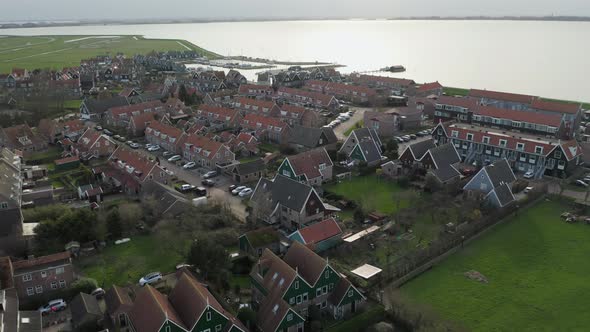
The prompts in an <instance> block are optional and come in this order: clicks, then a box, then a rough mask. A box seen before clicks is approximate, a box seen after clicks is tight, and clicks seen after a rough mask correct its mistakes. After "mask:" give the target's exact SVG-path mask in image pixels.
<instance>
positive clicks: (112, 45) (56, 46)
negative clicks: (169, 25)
mask: <svg viewBox="0 0 590 332" xmlns="http://www.w3.org/2000/svg"><path fill="white" fill-rule="evenodd" d="M187 48H188V49H191V50H194V51H197V52H198V53H200V54H203V55H205V56H207V57H210V58H216V57H219V55H217V54H215V53H213V52H209V51H207V50H204V49H202V48H200V47H198V46H196V45H194V44H192V43H190V42H188V41H185V40H175V39H145V38H143V37H142V36H112V37H108V38H97V37H96V36H28V37H6V38H2V39H1V40H0V73H5V72H9V71H10V70H11V68H13V67H19V68H27V69H31V70H32V69H36V68H51V69H61V68H63V67H65V66H79V65H80V60H82V59H88V58H92V57H95V56H97V55H104V54H111V55H116V54H117V53H123V54H125V55H127V56H128V57H132V56H133V55H135V54H147V53H149V52H151V51H185V50H187Z"/></svg>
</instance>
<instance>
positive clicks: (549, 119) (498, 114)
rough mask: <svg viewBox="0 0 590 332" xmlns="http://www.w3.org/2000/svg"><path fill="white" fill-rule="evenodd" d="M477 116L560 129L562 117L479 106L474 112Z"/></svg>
mask: <svg viewBox="0 0 590 332" xmlns="http://www.w3.org/2000/svg"><path fill="white" fill-rule="evenodd" d="M474 113H475V114H478V115H481V116H489V117H493V118H498V119H509V120H512V121H521V122H528V123H535V124H542V125H547V126H552V127H556V128H559V126H560V125H561V116H559V115H557V114H555V115H551V114H543V113H537V112H529V111H513V110H509V109H505V108H497V107H492V106H478V107H477V108H476V109H475V110H474Z"/></svg>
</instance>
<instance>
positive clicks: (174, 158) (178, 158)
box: [168, 155, 182, 162]
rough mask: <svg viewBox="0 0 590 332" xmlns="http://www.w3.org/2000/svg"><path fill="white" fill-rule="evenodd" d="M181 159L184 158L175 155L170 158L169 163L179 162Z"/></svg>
mask: <svg viewBox="0 0 590 332" xmlns="http://www.w3.org/2000/svg"><path fill="white" fill-rule="evenodd" d="M180 159H182V157H181V156H180V155H174V156H172V157H170V158H168V161H169V162H174V161H179V160H180Z"/></svg>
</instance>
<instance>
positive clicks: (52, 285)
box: [51, 281, 57, 289]
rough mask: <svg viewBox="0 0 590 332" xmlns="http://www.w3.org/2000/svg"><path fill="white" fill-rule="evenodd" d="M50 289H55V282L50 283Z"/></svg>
mask: <svg viewBox="0 0 590 332" xmlns="http://www.w3.org/2000/svg"><path fill="white" fill-rule="evenodd" d="M51 289H57V281H52V282H51Z"/></svg>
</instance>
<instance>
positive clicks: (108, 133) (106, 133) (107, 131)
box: [102, 129, 113, 136]
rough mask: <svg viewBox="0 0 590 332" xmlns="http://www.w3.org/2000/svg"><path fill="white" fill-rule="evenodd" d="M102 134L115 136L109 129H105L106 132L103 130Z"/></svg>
mask: <svg viewBox="0 0 590 332" xmlns="http://www.w3.org/2000/svg"><path fill="white" fill-rule="evenodd" d="M102 132H103V133H104V134H105V135H107V136H113V132H112V131H110V130H108V129H105V130H103V131H102Z"/></svg>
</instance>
